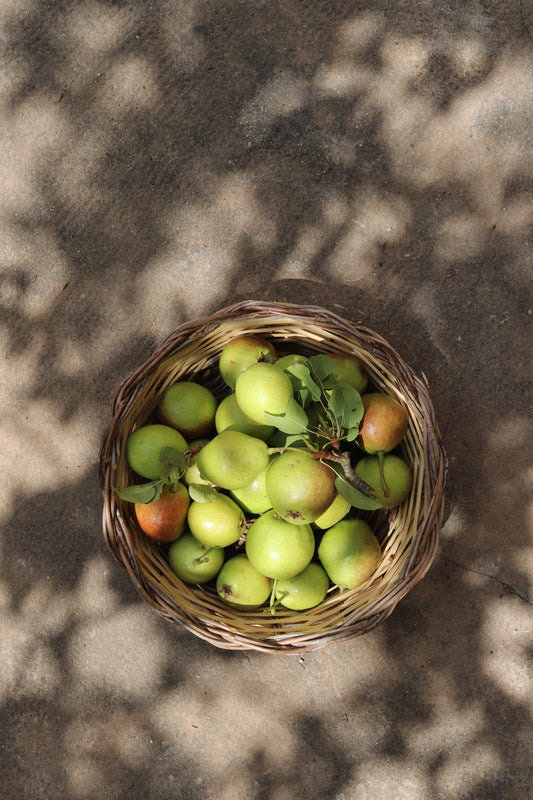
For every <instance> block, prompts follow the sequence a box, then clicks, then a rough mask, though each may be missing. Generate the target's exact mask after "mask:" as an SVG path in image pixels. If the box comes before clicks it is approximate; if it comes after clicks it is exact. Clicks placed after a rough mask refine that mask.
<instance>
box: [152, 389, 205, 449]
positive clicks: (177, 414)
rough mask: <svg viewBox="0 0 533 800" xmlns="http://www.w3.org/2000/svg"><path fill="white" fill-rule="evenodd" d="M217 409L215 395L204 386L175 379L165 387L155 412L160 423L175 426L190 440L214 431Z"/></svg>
mask: <svg viewBox="0 0 533 800" xmlns="http://www.w3.org/2000/svg"><path fill="white" fill-rule="evenodd" d="M216 408H217V401H216V398H215V396H214V394H213V393H212V392H211V391H209V389H207V387H205V386H201V385H200V384H199V383H195V382H194V381H178V382H177V383H173V384H172V385H171V386H169V387H167V389H165V391H164V393H163V397H162V398H161V402H160V403H159V406H158V408H157V414H158V417H159V421H160V422H161V423H163V425H170V426H171V427H172V428H176V430H177V431H179V432H180V433H181V434H182V435H183V436H184V437H185V438H186V439H187V440H190V439H196V438H198V437H200V436H205V435H206V434H208V433H210V432H211V431H212V430H213V428H214V426H215V411H216Z"/></svg>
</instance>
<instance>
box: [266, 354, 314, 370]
mask: <svg viewBox="0 0 533 800" xmlns="http://www.w3.org/2000/svg"><path fill="white" fill-rule="evenodd" d="M308 360H309V359H307V358H306V357H305V356H302V355H301V354H300V353H289V354H288V355H286V356H281V358H278V360H277V361H275V362H274V363H275V364H276V367H279V368H280V369H286V368H287V367H290V366H292V365H293V364H307V362H308Z"/></svg>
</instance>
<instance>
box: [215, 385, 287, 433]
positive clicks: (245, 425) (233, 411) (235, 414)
mask: <svg viewBox="0 0 533 800" xmlns="http://www.w3.org/2000/svg"><path fill="white" fill-rule="evenodd" d="M215 427H216V429H217V433H222V431H226V430H231V431H241V433H247V434H248V436H255V437H256V439H263V441H265V442H266V440H267V439H269V438H270V436H272V434H273V433H274V431H275V430H276V429H275V427H274V426H273V425H266V424H265V425H261V424H260V423H258V422H254V421H253V420H252V419H250V417H247V416H246V414H245V413H244V411H242V410H241V407H240V406H239V404H238V403H237V397H236V396H235V394H230V395H228V396H227V397H225V398H224V399H223V400H221V401H220V403H219V406H218V408H217V410H216V414H215Z"/></svg>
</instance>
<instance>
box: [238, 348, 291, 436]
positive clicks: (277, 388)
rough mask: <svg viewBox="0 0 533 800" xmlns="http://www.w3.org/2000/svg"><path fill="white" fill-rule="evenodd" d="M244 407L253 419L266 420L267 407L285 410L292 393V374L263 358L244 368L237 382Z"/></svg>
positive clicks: (240, 403) (275, 411)
mask: <svg viewBox="0 0 533 800" xmlns="http://www.w3.org/2000/svg"><path fill="white" fill-rule="evenodd" d="M235 396H236V398H237V403H238V404H239V407H240V408H241V410H242V411H243V412H244V413H245V414H246V416H247V417H249V418H250V419H251V420H253V421H254V422H259V423H260V424H262V425H265V424H266V419H265V411H266V412H268V413H269V414H284V413H285V412H286V410H287V406H288V403H289V400H290V399H291V398H292V396H293V389H292V383H291V379H290V378H289V376H288V375H287V374H286V373H285V372H283V370H281V369H280V368H279V367H277V366H276V365H275V364H269V363H268V362H266V361H260V362H259V363H257V364H252V366H251V367H248V369H245V370H244V372H241V374H240V375H239V377H238V378H237V383H236V384H235Z"/></svg>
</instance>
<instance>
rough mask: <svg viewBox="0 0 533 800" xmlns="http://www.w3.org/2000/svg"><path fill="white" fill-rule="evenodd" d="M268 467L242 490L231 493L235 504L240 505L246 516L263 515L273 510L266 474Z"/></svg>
mask: <svg viewBox="0 0 533 800" xmlns="http://www.w3.org/2000/svg"><path fill="white" fill-rule="evenodd" d="M267 470H268V467H267V468H266V469H263V470H261V472H260V473H259V475H256V476H255V478H254V479H253V480H252V481H251V482H250V483H249V484H247V485H246V486H243V487H242V489H234V490H233V491H232V492H230V495H231V496H232V497H233V499H234V500H235V502H237V503H238V504H239V506H240V507H241V508H242V510H243V511H244V512H245V513H246V514H262V513H263V512H264V511H268V510H269V509H271V508H272V503H271V501H270V498H269V496H268V494H267V490H266V474H267Z"/></svg>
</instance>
